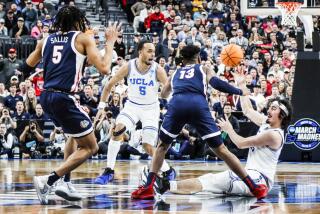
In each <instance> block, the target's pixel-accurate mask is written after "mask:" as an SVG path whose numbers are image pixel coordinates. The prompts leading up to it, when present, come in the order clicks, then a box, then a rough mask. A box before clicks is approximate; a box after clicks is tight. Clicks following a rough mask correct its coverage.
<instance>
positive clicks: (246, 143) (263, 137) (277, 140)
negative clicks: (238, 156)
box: [217, 118, 282, 149]
mask: <svg viewBox="0 0 320 214" xmlns="http://www.w3.org/2000/svg"><path fill="white" fill-rule="evenodd" d="M217 124H218V126H219V127H220V128H221V130H222V131H224V132H226V133H227V134H228V135H229V137H230V139H231V141H232V142H233V143H234V144H235V145H236V146H237V147H238V148H239V149H246V148H250V147H255V146H256V147H261V146H269V147H270V148H271V149H278V148H279V147H280V146H281V143H282V136H281V135H280V133H279V132H276V131H273V130H269V131H266V132H263V133H261V134H257V135H254V136H251V137H242V136H240V135H238V134H237V133H236V132H235V131H234V129H233V128H232V125H231V123H230V122H229V121H228V120H227V121H226V120H224V119H223V118H221V119H219V120H218V123H217Z"/></svg>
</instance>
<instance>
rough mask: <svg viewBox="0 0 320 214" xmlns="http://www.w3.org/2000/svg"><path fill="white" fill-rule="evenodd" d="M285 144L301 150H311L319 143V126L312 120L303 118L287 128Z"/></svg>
mask: <svg viewBox="0 0 320 214" xmlns="http://www.w3.org/2000/svg"><path fill="white" fill-rule="evenodd" d="M287 131H288V133H287V138H286V142H287V144H292V143H293V144H294V145H295V146H296V147H298V148H299V149H302V150H312V149H314V148H316V147H317V146H318V145H319V143H320V125H319V124H318V123H317V122H316V121H315V120H313V119H309V118H304V119H300V120H298V121H297V122H296V123H295V124H294V125H292V126H289V127H288V130H287Z"/></svg>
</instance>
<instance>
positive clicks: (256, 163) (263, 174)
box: [154, 96, 292, 196]
mask: <svg viewBox="0 0 320 214" xmlns="http://www.w3.org/2000/svg"><path fill="white" fill-rule="evenodd" d="M240 100H241V106H242V109H243V111H244V114H245V115H246V116H247V117H248V118H249V119H250V120H251V121H252V122H254V123H255V124H257V125H258V126H260V129H259V131H258V133H257V135H255V136H251V137H247V138H244V137H241V136H239V135H238V134H237V133H236V132H235V131H234V130H233V128H232V126H231V124H230V122H229V121H225V120H224V119H221V120H220V121H218V126H219V127H220V128H221V130H222V131H224V132H226V133H227V134H228V135H229V136H230V138H231V140H232V141H233V142H234V143H235V145H236V146H237V147H238V148H240V149H245V148H249V154H248V158H247V163H246V167H245V169H246V171H247V172H248V174H249V175H250V176H251V178H252V179H253V180H254V182H255V183H257V184H265V185H267V186H268V189H269V191H270V190H271V188H272V185H273V183H274V176H275V173H276V167H277V163H278V159H279V156H280V153H281V150H282V147H283V143H284V130H285V129H286V128H287V126H288V125H289V122H290V119H291V115H292V107H291V105H290V104H289V102H288V101H286V100H282V99H280V98H276V99H273V100H270V102H269V103H268V106H267V107H268V112H267V116H265V115H263V114H260V113H259V112H257V111H255V110H253V108H252V105H251V102H250V100H249V97H248V96H245V97H241V98H240ZM154 190H155V191H156V193H157V194H163V193H164V192H166V191H168V190H169V191H170V192H172V193H176V194H194V193H197V192H213V193H218V194H232V195H246V196H252V193H251V192H250V190H249V188H248V187H247V186H246V185H245V183H244V182H243V181H242V180H241V179H240V178H239V177H238V176H237V175H236V174H234V173H233V172H232V171H230V170H227V171H224V172H220V173H216V174H212V173H208V174H205V175H202V176H200V177H198V178H191V179H186V180H181V181H168V180H165V179H163V178H159V177H157V179H156V182H155V185H154Z"/></svg>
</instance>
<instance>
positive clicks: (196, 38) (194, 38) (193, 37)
mask: <svg viewBox="0 0 320 214" xmlns="http://www.w3.org/2000/svg"><path fill="white" fill-rule="evenodd" d="M195 42H199V43H200V44H201V45H203V40H202V37H201V35H200V34H199V33H198V30H197V28H196V27H193V28H191V34H190V36H187V38H186V40H185V43H186V44H187V45H190V44H194V43H195Z"/></svg>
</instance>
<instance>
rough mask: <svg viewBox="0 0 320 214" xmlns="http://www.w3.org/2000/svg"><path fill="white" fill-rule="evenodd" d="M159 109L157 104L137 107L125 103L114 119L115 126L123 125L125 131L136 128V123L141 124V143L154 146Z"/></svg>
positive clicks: (137, 105) (156, 137)
mask: <svg viewBox="0 0 320 214" xmlns="http://www.w3.org/2000/svg"><path fill="white" fill-rule="evenodd" d="M159 117H160V107H159V103H155V104H151V105H139V104H135V103H132V102H130V101H127V102H126V103H125V105H124V108H123V109H122V111H121V112H120V114H119V115H118V117H117V119H116V124H119V123H121V124H123V125H125V127H126V130H128V131H132V130H134V129H135V128H136V124H137V122H138V121H141V123H142V143H148V144H150V145H152V146H155V144H156V142H157V139H158V129H159Z"/></svg>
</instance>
